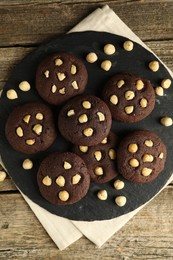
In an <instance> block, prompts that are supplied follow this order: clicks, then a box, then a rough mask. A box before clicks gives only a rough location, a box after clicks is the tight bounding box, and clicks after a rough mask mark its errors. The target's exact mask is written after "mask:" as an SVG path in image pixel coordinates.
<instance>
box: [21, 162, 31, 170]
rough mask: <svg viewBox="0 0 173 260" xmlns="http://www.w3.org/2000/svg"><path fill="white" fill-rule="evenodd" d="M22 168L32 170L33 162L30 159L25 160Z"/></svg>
mask: <svg viewBox="0 0 173 260" xmlns="http://www.w3.org/2000/svg"><path fill="white" fill-rule="evenodd" d="M22 167H23V169H25V170H31V169H32V168H33V162H32V161H31V160H30V159H25V160H24V161H23V163H22Z"/></svg>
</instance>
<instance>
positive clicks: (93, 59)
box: [86, 52, 98, 63]
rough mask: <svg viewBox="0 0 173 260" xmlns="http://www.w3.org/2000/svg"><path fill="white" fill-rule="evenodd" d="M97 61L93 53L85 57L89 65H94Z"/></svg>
mask: <svg viewBox="0 0 173 260" xmlns="http://www.w3.org/2000/svg"><path fill="white" fill-rule="evenodd" d="M97 60H98V57H97V54H96V53H95V52H90V53H88V55H87V56H86V61H88V62H89V63H94V62H96V61H97Z"/></svg>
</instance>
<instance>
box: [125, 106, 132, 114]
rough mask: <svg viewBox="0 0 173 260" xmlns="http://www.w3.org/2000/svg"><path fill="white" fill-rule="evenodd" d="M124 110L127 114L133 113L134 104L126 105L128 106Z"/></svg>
mask: <svg viewBox="0 0 173 260" xmlns="http://www.w3.org/2000/svg"><path fill="white" fill-rule="evenodd" d="M124 110H125V112H126V114H128V115H129V114H131V113H133V110H134V106H126V107H125V108H124Z"/></svg>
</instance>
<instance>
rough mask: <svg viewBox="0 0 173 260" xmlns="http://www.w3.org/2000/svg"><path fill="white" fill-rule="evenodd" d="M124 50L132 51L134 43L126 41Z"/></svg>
mask: <svg viewBox="0 0 173 260" xmlns="http://www.w3.org/2000/svg"><path fill="white" fill-rule="evenodd" d="M123 48H124V50H126V51H132V50H133V42H132V41H125V42H124V44H123Z"/></svg>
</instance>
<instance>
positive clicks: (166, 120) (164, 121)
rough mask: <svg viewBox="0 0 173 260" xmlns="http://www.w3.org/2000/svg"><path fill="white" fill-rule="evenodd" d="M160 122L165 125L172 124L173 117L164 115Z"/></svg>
mask: <svg viewBox="0 0 173 260" xmlns="http://www.w3.org/2000/svg"><path fill="white" fill-rule="evenodd" d="M160 122H161V124H162V125H164V126H171V125H172V124H173V121H172V118H171V117H168V116H165V117H162V118H161V120H160Z"/></svg>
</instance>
